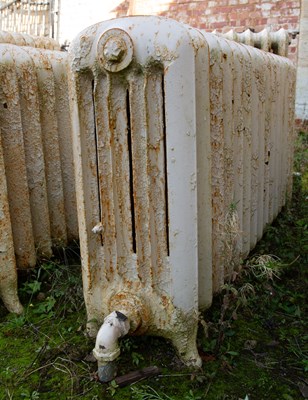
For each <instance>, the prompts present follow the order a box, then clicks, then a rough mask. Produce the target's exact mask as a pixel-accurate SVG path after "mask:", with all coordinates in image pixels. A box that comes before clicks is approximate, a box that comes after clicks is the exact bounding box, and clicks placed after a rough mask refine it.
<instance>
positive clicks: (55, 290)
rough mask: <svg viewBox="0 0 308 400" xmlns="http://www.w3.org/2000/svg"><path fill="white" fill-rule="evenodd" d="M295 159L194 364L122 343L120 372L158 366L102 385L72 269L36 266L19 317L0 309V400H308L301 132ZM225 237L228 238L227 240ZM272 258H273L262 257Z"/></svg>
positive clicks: (140, 344) (144, 343)
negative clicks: (139, 377) (127, 382)
mask: <svg viewBox="0 0 308 400" xmlns="http://www.w3.org/2000/svg"><path fill="white" fill-rule="evenodd" d="M297 147H298V150H297V152H296V157H295V170H296V172H299V173H300V174H297V175H296V176H295V177H294V193H293V200H292V202H291V204H290V205H289V207H288V208H285V209H284V210H283V212H282V213H281V214H280V215H279V216H278V218H277V219H276V221H275V222H274V224H273V225H272V226H269V227H268V228H267V230H266V232H265V235H264V237H263V239H262V241H261V242H260V243H259V244H258V246H257V247H256V248H255V249H254V251H253V253H252V254H251V255H250V257H249V258H248V260H246V262H245V264H244V265H243V268H242V272H241V274H240V275H239V277H238V279H237V281H236V282H235V283H228V284H226V285H225V286H224V288H223V290H222V292H221V294H220V295H219V296H216V297H215V298H214V302H213V305H212V307H211V309H210V310H208V311H207V312H206V313H205V314H204V315H203V316H202V318H203V320H205V321H207V323H208V324H207V326H208V329H207V330H205V329H204V326H202V324H200V332H199V335H198V348H199V352H200V355H201V357H202V360H203V367H202V369H200V370H197V371H191V370H188V369H187V368H185V367H184V366H183V365H182V364H181V363H180V361H179V359H178V358H177V355H176V354H175V353H174V350H173V348H172V346H171V345H170V344H169V343H168V342H167V341H165V340H164V339H161V338H154V337H140V338H133V337H132V338H129V337H128V338H124V339H123V340H122V342H121V348H122V352H121V356H120V359H119V363H118V364H119V374H120V375H122V374H124V373H126V372H128V371H131V370H136V369H139V368H142V367H145V366H150V365H157V366H159V367H160V369H161V375H159V376H157V377H155V378H150V379H148V380H146V381H144V382H139V383H137V384H134V385H131V386H129V387H126V388H122V389H120V388H117V387H116V385H115V383H114V382H112V383H111V384H110V385H102V384H100V383H99V382H97V379H96V374H95V371H96V364H95V363H93V362H91V357H89V354H90V353H91V350H92V348H93V345H94V343H93V340H89V339H87V338H86V337H85V336H84V334H83V332H84V329H85V321H86V315H85V309H84V303H83V297H82V285H81V278H80V275H81V272H80V265H79V263H75V265H74V263H73V265H72V263H71V265H69V264H68V263H60V262H59V261H58V260H56V259H55V260H53V262H50V261H48V262H45V263H43V264H42V265H40V266H39V267H38V268H37V269H36V270H35V271H34V272H32V273H31V275H30V276H28V277H26V278H25V277H24V278H23V279H22V281H21V282H20V297H21V299H22V302H23V304H24V305H25V313H24V314H23V315H22V316H16V315H12V314H8V313H7V312H6V310H5V309H4V307H3V306H2V305H0V363H1V368H0V399H1V400H2V399H3V400H4V399H5V400H6V399H18V400H19V399H24V400H30V399H32V400H35V399H41V400H42V399H46V400H52V399H57V400H62V399H89V400H90V399H91V400H98V399H118V400H120V399H121V400H125V399H132V400H176V399H180V400H182V399H183V400H194V399H207V400H220V399H221V400H223V399H226V400H227V399H228V400H239V399H243V400H244V399H245V400H260V399H261V400H263V399H264V400H265V399H273V400H278V399H279V400H280V399H282V400H283V399H285V400H297V399H302V398H304V395H305V396H307V377H306V375H307V371H308V361H307V339H308V335H307V308H306V307H307V306H306V297H305V291H306V281H307V279H306V278H307V271H306V270H305V267H307V265H308V255H307V254H308V251H307V250H308V241H307V227H308V220H307V208H308V207H307V195H308V190H307V189H308V185H307V183H308V179H307V159H308V157H307V158H305V157H304V156H303V153H305V152H306V155H307V150H306V148H307V134H303V133H302V134H300V135H299V140H298V143H297ZM231 239H232V238H231ZM269 255H272V256H269Z"/></svg>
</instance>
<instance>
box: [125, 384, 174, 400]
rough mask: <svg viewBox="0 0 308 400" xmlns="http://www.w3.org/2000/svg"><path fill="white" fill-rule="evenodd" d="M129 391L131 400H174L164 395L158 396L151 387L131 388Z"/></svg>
mask: <svg viewBox="0 0 308 400" xmlns="http://www.w3.org/2000/svg"><path fill="white" fill-rule="evenodd" d="M131 391H132V398H133V400H174V398H172V397H169V396H167V395H166V394H164V393H162V394H159V393H158V392H157V391H156V390H155V389H154V388H152V387H151V386H141V387H137V386H132V388H131Z"/></svg>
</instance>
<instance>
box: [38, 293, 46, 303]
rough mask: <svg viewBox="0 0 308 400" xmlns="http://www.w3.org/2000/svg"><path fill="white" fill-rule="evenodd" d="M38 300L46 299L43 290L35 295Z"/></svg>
mask: <svg viewBox="0 0 308 400" xmlns="http://www.w3.org/2000/svg"><path fill="white" fill-rule="evenodd" d="M36 298H37V300H38V301H43V300H45V299H46V294H45V293H43V292H39V293H38V295H37V296H36Z"/></svg>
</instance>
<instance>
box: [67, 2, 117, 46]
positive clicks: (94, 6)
mask: <svg viewBox="0 0 308 400" xmlns="http://www.w3.org/2000/svg"><path fill="white" fill-rule="evenodd" d="M121 3H123V0H61V1H60V4H59V17H60V18H59V42H60V44H63V43H65V42H69V43H70V42H71V41H72V39H74V37H75V36H76V35H77V34H78V33H79V32H80V31H82V30H83V29H85V28H87V27H88V26H90V25H93V24H95V23H97V22H101V21H104V20H107V19H110V18H115V17H116V12H115V9H116V8H117V7H118V6H119V5H120V4H121Z"/></svg>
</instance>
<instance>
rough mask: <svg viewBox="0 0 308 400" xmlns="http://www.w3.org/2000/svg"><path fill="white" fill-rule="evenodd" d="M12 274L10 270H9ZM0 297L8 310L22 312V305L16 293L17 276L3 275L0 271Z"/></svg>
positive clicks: (16, 312)
mask: <svg viewBox="0 0 308 400" xmlns="http://www.w3.org/2000/svg"><path fill="white" fill-rule="evenodd" d="M11 274H12V272H11ZM0 277H1V282H0V297H1V298H2V300H3V303H4V305H5V307H6V308H7V310H8V311H10V312H12V313H15V314H22V312H23V307H22V305H21V303H20V301H19V298H18V295H17V276H16V275H15V274H12V275H11V276H3V274H2V273H1V271H0Z"/></svg>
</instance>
